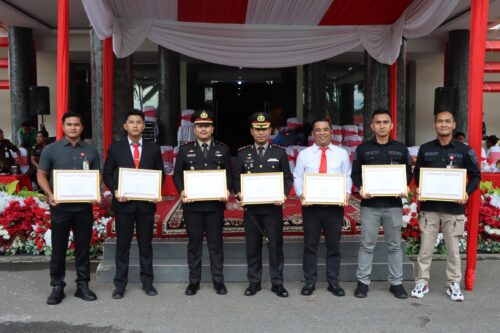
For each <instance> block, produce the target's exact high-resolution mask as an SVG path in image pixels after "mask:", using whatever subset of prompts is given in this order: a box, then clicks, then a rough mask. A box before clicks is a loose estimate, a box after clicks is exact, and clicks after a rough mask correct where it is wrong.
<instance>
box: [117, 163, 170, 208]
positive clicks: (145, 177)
mask: <svg viewBox="0 0 500 333" xmlns="http://www.w3.org/2000/svg"><path fill="white" fill-rule="evenodd" d="M118 195H119V196H121V197H124V198H127V199H129V200H144V201H153V200H161V170H148V169H129V168H120V169H119V171H118Z"/></svg>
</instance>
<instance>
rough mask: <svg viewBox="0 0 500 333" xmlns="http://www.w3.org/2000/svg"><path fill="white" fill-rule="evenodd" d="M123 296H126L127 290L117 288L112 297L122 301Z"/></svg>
mask: <svg viewBox="0 0 500 333" xmlns="http://www.w3.org/2000/svg"><path fill="white" fill-rule="evenodd" d="M123 295H125V290H123V289H118V288H115V290H113V294H112V295H111V297H113V298H114V299H121V298H123Z"/></svg>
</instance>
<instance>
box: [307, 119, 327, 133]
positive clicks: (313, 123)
mask: <svg viewBox="0 0 500 333" xmlns="http://www.w3.org/2000/svg"><path fill="white" fill-rule="evenodd" d="M323 121H324V122H326V123H328V126H330V128H332V121H331V120H330V119H329V118H326V117H321V118H316V119H314V121H313V122H312V124H311V125H312V128H311V131H314V126H315V125H316V123H319V122H323Z"/></svg>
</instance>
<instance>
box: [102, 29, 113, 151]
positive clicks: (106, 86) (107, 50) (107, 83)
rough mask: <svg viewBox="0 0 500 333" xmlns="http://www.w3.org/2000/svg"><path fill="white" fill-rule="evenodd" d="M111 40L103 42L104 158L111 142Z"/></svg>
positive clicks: (109, 38)
mask: <svg viewBox="0 0 500 333" xmlns="http://www.w3.org/2000/svg"><path fill="white" fill-rule="evenodd" d="M113 63H114V58H113V40H112V38H111V37H108V38H106V39H105V40H104V41H103V59H102V74H103V75H102V81H103V82H102V90H103V91H102V100H103V101H102V102H103V108H102V114H103V119H102V124H103V128H104V130H103V133H104V138H103V145H104V158H106V156H107V153H108V147H109V145H110V144H111V142H112V141H113Z"/></svg>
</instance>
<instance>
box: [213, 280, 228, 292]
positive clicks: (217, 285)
mask: <svg viewBox="0 0 500 333" xmlns="http://www.w3.org/2000/svg"><path fill="white" fill-rule="evenodd" d="M214 289H215V292H216V293H217V294H218V295H225V294H227V288H226V286H225V285H224V283H222V282H221V283H214Z"/></svg>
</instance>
